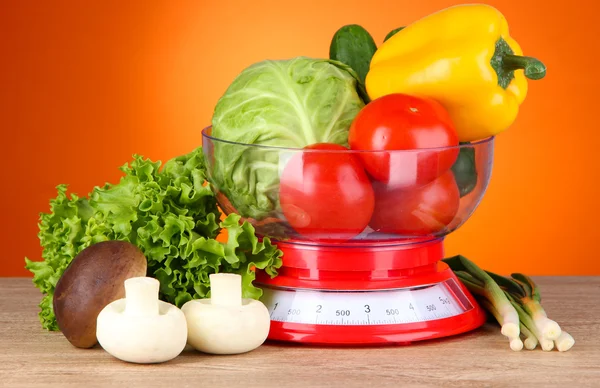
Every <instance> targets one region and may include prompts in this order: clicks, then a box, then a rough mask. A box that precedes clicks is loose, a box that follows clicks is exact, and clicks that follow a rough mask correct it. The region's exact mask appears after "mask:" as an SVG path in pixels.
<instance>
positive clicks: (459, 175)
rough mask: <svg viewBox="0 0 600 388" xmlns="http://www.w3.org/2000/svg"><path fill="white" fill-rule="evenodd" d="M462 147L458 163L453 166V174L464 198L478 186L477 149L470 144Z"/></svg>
mask: <svg viewBox="0 0 600 388" xmlns="http://www.w3.org/2000/svg"><path fill="white" fill-rule="evenodd" d="M461 145H462V146H461V147H460V151H459V152H458V157H457V158H456V162H455V163H454V165H452V173H453V174H454V179H455V180H456V184H457V185H458V190H459V191H460V197H461V198H462V197H464V196H465V195H467V194H469V193H470V192H471V191H473V190H474V189H475V187H476V186H477V163H476V161H475V148H474V147H470V146H468V143H467V144H465V143H463V144H461Z"/></svg>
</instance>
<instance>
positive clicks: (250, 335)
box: [181, 273, 271, 354]
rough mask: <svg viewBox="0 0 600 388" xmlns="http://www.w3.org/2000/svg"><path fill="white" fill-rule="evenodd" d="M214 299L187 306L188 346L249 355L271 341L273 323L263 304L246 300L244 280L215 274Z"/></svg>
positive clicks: (206, 350)
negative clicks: (243, 294)
mask: <svg viewBox="0 0 600 388" xmlns="http://www.w3.org/2000/svg"><path fill="white" fill-rule="evenodd" d="M210 290H211V291H210V292H211V298H210V299H196V300H191V301H189V302H187V303H186V304H184V305H183V307H182V308H181V310H182V311H183V313H184V314H185V317H186V320H187V325H188V343H189V344H190V345H191V346H192V347H194V348H195V349H196V350H199V351H201V352H204V353H211V354H239V353H245V352H249V351H251V350H254V349H256V348H257V347H259V346H260V345H262V344H263V343H264V342H265V340H266V339H267V335H268V334H269V329H270V325H271V320H270V317H269V311H268V310H267V308H266V307H265V305H264V304H262V303H261V302H259V301H257V300H254V299H242V277H241V276H240V275H237V274H225V273H222V274H211V275H210Z"/></svg>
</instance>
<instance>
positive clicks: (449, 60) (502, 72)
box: [365, 4, 546, 141]
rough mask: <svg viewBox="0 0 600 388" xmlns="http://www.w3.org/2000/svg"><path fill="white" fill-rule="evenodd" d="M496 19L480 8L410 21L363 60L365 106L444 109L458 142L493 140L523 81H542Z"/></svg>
mask: <svg viewBox="0 0 600 388" xmlns="http://www.w3.org/2000/svg"><path fill="white" fill-rule="evenodd" d="M522 54H523V52H522V50H521V47H520V46H519V45H518V44H517V42H516V41H515V40H514V39H512V38H511V37H510V35H509V33H508V24H507V22H506V19H505V18H504V16H503V15H502V14H501V13H500V12H499V11H498V10H496V9H495V8H493V7H491V6H489V5H484V4H468V5H458V6H453V7H450V8H446V9H444V10H441V11H439V12H436V13H434V14H431V15H429V16H426V17H424V18H422V19H421V20H418V21H416V22H414V23H412V24H410V25H409V26H407V27H406V28H404V29H403V30H401V31H399V32H398V33H396V34H395V35H394V36H393V37H391V38H390V39H389V40H388V41H386V42H385V43H383V44H382V45H381V46H380V47H379V48H378V49H377V51H376V52H375V55H374V56H373V58H372V59H371V66H370V70H369V72H368V73H367V78H366V81H365V83H366V87H367V92H368V94H369V96H370V97H371V99H373V100H374V99H377V98H379V97H381V96H384V95H387V94H392V93H406V94H411V95H418V96H426V97H431V98H433V99H435V100H437V101H439V102H440V103H442V105H444V107H445V108H446V109H447V110H448V112H449V113H450V117H451V118H452V121H453V122H454V125H455V127H456V131H457V133H458V138H459V140H460V141H472V140H476V139H483V138H486V137H489V136H493V135H496V134H498V133H500V132H502V131H504V130H505V129H506V128H507V127H509V126H510V125H511V124H512V123H513V122H514V121H515V119H516V117H517V114H518V110H519V105H520V104H521V103H522V102H523V100H524V99H525V96H526V94H527V79H526V78H528V79H532V80H537V79H540V78H543V77H544V75H545V74H546V68H545V66H544V65H543V64H542V63H541V62H540V61H538V60H537V59H535V58H530V57H524V56H522Z"/></svg>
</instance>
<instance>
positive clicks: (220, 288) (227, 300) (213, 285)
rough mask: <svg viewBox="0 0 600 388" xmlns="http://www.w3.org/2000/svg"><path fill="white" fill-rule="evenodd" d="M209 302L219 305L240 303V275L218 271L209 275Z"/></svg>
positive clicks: (231, 305)
mask: <svg viewBox="0 0 600 388" xmlns="http://www.w3.org/2000/svg"><path fill="white" fill-rule="evenodd" d="M209 279H210V303H211V304H213V305H219V306H229V307H238V306H241V305H242V277H241V276H240V275H238V274H231V273H219V274H211V275H209Z"/></svg>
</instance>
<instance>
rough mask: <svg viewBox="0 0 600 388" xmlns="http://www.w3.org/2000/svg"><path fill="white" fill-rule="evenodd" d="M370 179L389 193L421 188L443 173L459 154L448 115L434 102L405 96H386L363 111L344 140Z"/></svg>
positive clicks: (395, 94) (454, 133)
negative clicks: (387, 189) (443, 148)
mask: <svg viewBox="0 0 600 388" xmlns="http://www.w3.org/2000/svg"><path fill="white" fill-rule="evenodd" d="M348 142H349V143H350V147H351V148H352V149H353V150H367V151H382V150H403V151H404V152H390V153H387V152H376V153H374V152H365V153H360V154H359V155H360V157H361V159H362V160H363V162H364V165H365V167H366V169H367V171H368V172H369V174H370V175H371V176H372V177H373V178H375V179H376V180H378V181H381V182H384V183H387V184H388V185H389V186H390V187H392V188H409V187H415V186H423V185H426V184H428V183H429V182H432V181H433V180H434V179H436V178H437V177H439V176H440V175H442V174H443V173H445V172H446V171H448V170H449V169H450V168H451V167H452V165H453V164H454V162H455V161H456V157H457V155H458V151H459V150H458V148H456V147H455V148H450V149H445V150H427V149H428V148H438V147H450V146H457V145H458V139H457V137H456V131H455V130H454V126H453V124H452V121H451V120H450V116H448V113H447V112H446V110H445V109H444V107H442V106H441V105H440V104H439V103H438V102H436V101H434V100H431V99H428V98H421V97H415V96H409V95H406V94H398V93H394V94H389V95H386V96H383V97H380V98H378V99H376V100H373V101H372V102H371V103H369V104H368V105H367V106H365V107H364V109H362V110H361V111H360V112H359V113H358V115H357V116H356V118H355V119H354V121H353V122H352V125H351V126H350V135H349V138H348Z"/></svg>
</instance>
